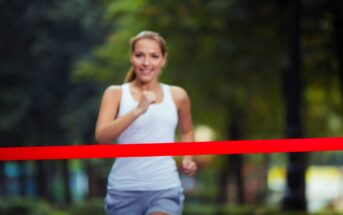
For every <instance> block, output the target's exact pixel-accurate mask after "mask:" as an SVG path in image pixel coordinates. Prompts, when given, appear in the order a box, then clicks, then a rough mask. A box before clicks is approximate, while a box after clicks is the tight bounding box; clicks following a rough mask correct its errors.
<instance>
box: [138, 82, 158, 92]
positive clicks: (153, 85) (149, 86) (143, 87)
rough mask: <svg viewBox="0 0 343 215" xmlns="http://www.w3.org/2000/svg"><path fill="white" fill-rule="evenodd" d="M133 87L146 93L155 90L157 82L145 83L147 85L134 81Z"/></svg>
mask: <svg viewBox="0 0 343 215" xmlns="http://www.w3.org/2000/svg"><path fill="white" fill-rule="evenodd" d="M132 84H133V86H135V87H137V88H139V89H141V90H142V91H147V90H149V91H150V90H151V91H153V90H155V89H156V88H157V87H158V85H159V82H158V81H157V80H156V81H151V82H147V83H144V82H141V81H139V80H137V79H135V80H134V81H133V82H132Z"/></svg>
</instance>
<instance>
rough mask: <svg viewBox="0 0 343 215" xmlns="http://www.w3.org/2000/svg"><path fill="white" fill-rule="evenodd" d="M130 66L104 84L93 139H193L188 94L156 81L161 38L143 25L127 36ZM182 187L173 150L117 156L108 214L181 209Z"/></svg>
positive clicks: (162, 58) (186, 166) (191, 165)
mask: <svg viewBox="0 0 343 215" xmlns="http://www.w3.org/2000/svg"><path fill="white" fill-rule="evenodd" d="M130 61H131V64H132V67H131V69H130V71H129V73H128V75H127V77H126V83H124V84H123V85H121V86H110V87H108V88H107V89H106V90H105V92H104V95H103V98H102V102H101V106H100V111H99V116H98V120H97V125H96V140H97V141H98V142H101V143H109V142H112V141H113V140H115V139H118V143H120V144H130V143H163V142H174V141H175V128H176V126H177V125H178V127H179V130H180V137H181V141H184V142H192V141H193V129H192V117H191V112H190V100H189V98H188V95H187V93H186V92H185V90H183V89H182V88H180V87H176V86H169V85H166V84H162V83H160V82H159V79H158V78H159V75H160V73H161V70H162V68H163V67H164V66H165V64H166V61H167V51H166V44H165V41H164V39H163V38H162V37H161V36H160V35H159V34H158V33H156V32H151V31H143V32H141V33H139V34H138V35H137V36H136V37H134V38H133V39H132V40H131V57H130ZM196 168H197V166H196V164H195V162H194V161H193V160H192V157H191V156H185V157H184V158H183V160H182V169H183V171H184V173H185V174H187V175H189V176H193V175H194V174H195V172H196ZM183 199H184V196H183V192H182V188H181V183H180V179H179V175H178V172H177V168H176V164H175V161H174V159H173V158H172V157H171V156H160V157H135V158H117V159H116V161H115V163H114V165H113V167H112V169H111V172H110V174H109V177H108V184H107V195H106V198H105V211H106V214H111V215H113V214H115V215H121V214H123V215H130V214H132V215H141V214H149V215H166V214H170V215H174V214H175V215H176V214H181V213H182V206H183Z"/></svg>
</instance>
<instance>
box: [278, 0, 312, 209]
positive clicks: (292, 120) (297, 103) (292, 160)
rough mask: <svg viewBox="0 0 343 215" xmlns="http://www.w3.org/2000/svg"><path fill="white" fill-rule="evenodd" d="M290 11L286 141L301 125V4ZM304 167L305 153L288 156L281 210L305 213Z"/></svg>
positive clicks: (294, 2)
mask: <svg viewBox="0 0 343 215" xmlns="http://www.w3.org/2000/svg"><path fill="white" fill-rule="evenodd" d="M291 11H292V14H291V46H290V68H289V69H287V70H286V73H285V76H284V91H285V104H286V137H287V138H300V137H302V136H303V131H302V122H301V101H302V91H303V83H302V78H301V58H300V56H301V53H300V19H301V1H299V0H292V4H291ZM306 167H307V154H306V153H289V156H288V166H287V188H286V189H287V190H286V193H285V196H284V198H283V201H282V206H283V208H284V209H286V210H297V211H305V210H306V209H307V203H306V196H305V193H306V192H305V172H306Z"/></svg>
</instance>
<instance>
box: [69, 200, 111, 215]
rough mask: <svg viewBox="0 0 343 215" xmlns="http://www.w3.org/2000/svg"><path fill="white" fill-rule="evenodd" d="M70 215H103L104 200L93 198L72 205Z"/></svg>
mask: <svg viewBox="0 0 343 215" xmlns="http://www.w3.org/2000/svg"><path fill="white" fill-rule="evenodd" d="M69 212H70V215H80V214H82V215H102V214H105V211H104V200H103V198H93V199H88V200H85V201H83V202H82V203H78V204H75V205H72V206H71V207H70V209H69Z"/></svg>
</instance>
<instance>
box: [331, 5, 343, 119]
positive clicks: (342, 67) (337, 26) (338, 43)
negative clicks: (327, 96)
mask: <svg viewBox="0 0 343 215" xmlns="http://www.w3.org/2000/svg"><path fill="white" fill-rule="evenodd" d="M331 7H332V8H331V13H332V14H333V27H334V29H333V38H334V44H335V45H334V53H335V55H336V58H337V63H338V74H339V81H340V93H341V97H342V98H343V51H342V50H343V41H342V38H343V15H342V11H343V2H342V1H340V0H336V1H332V4H331ZM342 100H343V99H342ZM341 114H343V113H341Z"/></svg>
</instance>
